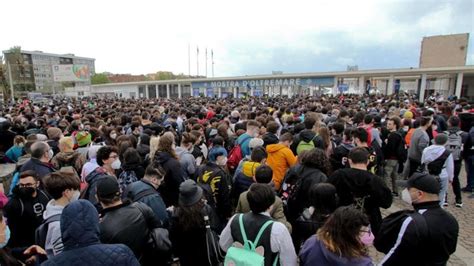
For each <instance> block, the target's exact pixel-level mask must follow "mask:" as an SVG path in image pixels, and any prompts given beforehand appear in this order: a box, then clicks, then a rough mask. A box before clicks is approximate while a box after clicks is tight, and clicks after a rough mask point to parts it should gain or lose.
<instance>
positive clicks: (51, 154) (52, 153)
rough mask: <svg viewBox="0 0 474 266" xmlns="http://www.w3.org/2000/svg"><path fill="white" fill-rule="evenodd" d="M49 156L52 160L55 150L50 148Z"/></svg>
mask: <svg viewBox="0 0 474 266" xmlns="http://www.w3.org/2000/svg"><path fill="white" fill-rule="evenodd" d="M48 156H49V159H50V160H51V159H52V158H53V156H54V152H53V150H51V149H49V151H48Z"/></svg>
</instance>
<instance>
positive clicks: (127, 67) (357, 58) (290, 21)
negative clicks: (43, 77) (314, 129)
mask: <svg viewBox="0 0 474 266" xmlns="http://www.w3.org/2000/svg"><path fill="white" fill-rule="evenodd" d="M473 2H474V1H473V0H451V1H446V0H366V1H363V0H357V1H353V0H347V1H342V0H330V1H325V0H311V1H298V0H292V1H276V0H273V1H266V0H240V1H222V0H221V1H211V0H198V1H197V0H194V1H192V0H191V1H179V0H173V1H156V0H155V1H153V0H149V1H145V0H134V1H122V0H115V1H110V0H101V1H98V0H95V1H93V0H81V1H64V0H44V1H37V0H6V1H2V3H1V5H0V10H2V12H1V13H2V22H3V23H2V30H1V32H0V49H1V50H7V49H9V48H10V47H12V46H21V47H22V49H24V50H39V51H43V52H48V53H59V54H64V53H73V54H75V55H76V56H83V57H92V58H95V59H96V62H95V66H96V72H104V71H107V72H112V73H131V74H147V73H154V72H157V71H172V72H174V73H184V74H188V72H189V66H190V69H191V74H192V75H196V74H197V62H196V61H197V59H196V58H197V55H196V54H197V47H199V74H200V75H204V74H205V73H206V71H205V61H206V60H205V50H206V48H207V50H208V60H207V61H208V67H207V76H208V77H211V76H212V68H211V55H210V54H211V52H210V50H211V49H212V50H213V53H214V75H215V76H216V77H224V76H241V75H257V74H271V73H272V71H283V72H284V73H303V72H324V71H345V70H346V67H347V65H357V66H358V67H359V69H360V70H362V69H381V68H406V67H418V64H419V54H420V47H421V40H422V38H423V37H424V36H432V35H442V34H455V33H470V38H469V46H470V47H469V48H468V56H467V64H471V65H472V64H474V48H473V46H474V34H473V33H474V32H473V25H474V17H473V13H474V12H473ZM188 48H190V49H189V51H190V56H188ZM189 58H190V59H191V60H190V61H191V63H190V64H189V63H188V60H189Z"/></svg>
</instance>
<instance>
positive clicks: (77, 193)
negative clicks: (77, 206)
mask: <svg viewBox="0 0 474 266" xmlns="http://www.w3.org/2000/svg"><path fill="white" fill-rule="evenodd" d="M80 196H81V192H79V190H74V194H72V198H71V200H70V201H71V202H73V201H76V200H78V199H79V197H80Z"/></svg>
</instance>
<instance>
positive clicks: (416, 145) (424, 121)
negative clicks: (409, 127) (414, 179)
mask: <svg viewBox="0 0 474 266" xmlns="http://www.w3.org/2000/svg"><path fill="white" fill-rule="evenodd" d="M432 122H433V119H432V118H431V117H428V116H422V117H421V119H420V127H419V128H417V129H416V130H415V131H414V132H413V135H412V136H411V140H410V147H409V148H408V164H407V166H406V167H408V176H412V175H413V173H415V172H416V171H417V169H418V168H419V167H420V165H421V155H422V154H423V150H424V149H425V148H426V147H428V146H429V145H430V137H429V136H428V133H427V132H426V131H427V130H428V128H431V124H432Z"/></svg>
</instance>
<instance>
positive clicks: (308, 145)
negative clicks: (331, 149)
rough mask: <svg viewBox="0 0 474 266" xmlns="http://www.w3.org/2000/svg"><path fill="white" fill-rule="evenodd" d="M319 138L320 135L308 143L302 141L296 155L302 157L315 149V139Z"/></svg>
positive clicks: (297, 147)
mask: <svg viewBox="0 0 474 266" xmlns="http://www.w3.org/2000/svg"><path fill="white" fill-rule="evenodd" d="M317 136H318V134H316V135H314V137H313V138H312V139H311V140H310V141H308V142H306V141H304V140H300V143H298V146H296V154H297V155H300V154H301V153H302V152H304V151H310V150H312V149H314V148H315V146H314V139H315V138H316V137H317Z"/></svg>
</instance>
